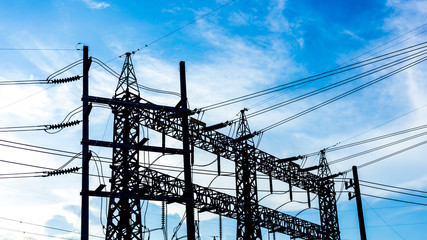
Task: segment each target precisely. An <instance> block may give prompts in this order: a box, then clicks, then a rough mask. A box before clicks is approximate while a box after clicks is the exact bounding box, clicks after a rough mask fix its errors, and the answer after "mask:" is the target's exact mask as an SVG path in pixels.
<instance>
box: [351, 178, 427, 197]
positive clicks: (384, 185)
mask: <svg viewBox="0 0 427 240" xmlns="http://www.w3.org/2000/svg"><path fill="white" fill-rule="evenodd" d="M359 182H364V183H368V184H373V185H378V186H383V187H388V188H395V189H400V190H405V191H411V192H418V193H424V194H427V191H421V190H416V189H410V188H403V187H397V186H391V185H387V184H383V183H376V182H371V181H365V180H359Z"/></svg>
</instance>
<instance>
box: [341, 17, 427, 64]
mask: <svg viewBox="0 0 427 240" xmlns="http://www.w3.org/2000/svg"><path fill="white" fill-rule="evenodd" d="M426 25H427V23H424V24H422V25H420V26H418V27H415V28H413V29H411V30H409V31H408V32H406V33H404V34H402V35H399V36H397V37H395V38H393V39H391V40H389V41H387V42H385V43H383V44H381V45H379V46H377V47H375V48H372V49H370V50H369V51H367V52H364V53H362V54H361V55H359V56H356V57H354V58H352V59H349V60H347V61H346V62H344V63H342V64H346V63H348V62H351V61H353V60H355V59H357V58H359V57H361V56H363V55H367V54H368V53H371V52H373V51H375V50H377V49H379V48H380V47H382V46H385V45H387V44H389V43H391V42H394V41H395V40H397V39H399V38H401V37H404V36H406V35H408V34H410V33H412V32H414V31H416V30H418V29H420V28H422V27H424V26H426ZM424 32H425V31H423V32H421V33H418V34H416V35H415V36H418V35H419V34H422V33H424ZM411 38H412V37H411ZM411 38H407V39H404V40H403V41H401V42H398V43H397V44H400V43H402V42H404V41H407V40H409V39H411ZM397 44H395V45H392V46H390V47H394V46H396V45H397ZM390 47H388V48H385V49H383V50H381V51H379V52H376V53H375V54H378V53H380V52H383V51H385V50H387V49H389V48H390ZM372 55H374V54H372Z"/></svg>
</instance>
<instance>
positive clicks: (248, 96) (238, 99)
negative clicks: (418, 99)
mask: <svg viewBox="0 0 427 240" xmlns="http://www.w3.org/2000/svg"><path fill="white" fill-rule="evenodd" d="M426 44H427V42H422V43H419V44H416V45H412V46H410V47H406V48H402V49H399V50H396V51H393V52H389V53H386V54H383V55H381V56H377V57H373V58H369V59H366V60H363V61H360V62H356V63H353V64H349V65H346V66H342V67H338V68H334V69H332V70H329V71H326V72H322V73H319V74H315V75H312V76H309V77H305V78H302V79H298V80H295V81H291V82H288V83H284V84H281V85H278V86H275V87H271V88H267V89H264V90H261V91H257V92H254V93H250V94H246V95H243V96H240V97H236V98H232V99H229V100H226V101H222V102H219V103H215V104H211V105H208V106H205V107H202V108H198V109H196V110H195V111H199V112H200V111H208V110H211V109H215V108H219V107H224V106H227V105H230V104H234V103H238V102H241V101H245V100H249V99H252V98H256V97H259V96H263V95H266V94H270V93H274V92H277V91H282V90H285V89H288V88H292V87H295V86H299V85H302V84H306V83H309V82H313V81H317V80H320V79H323V78H326V77H330V76H333V75H336V74H340V73H343V72H347V71H350V70H354V69H357V68H361V67H364V66H366V65H369V64H373V63H377V62H380V61H385V60H388V59H390V58H393V57H397V56H400V55H403V54H407V53H410V52H413V51H417V50H420V49H423V48H426V47H427V45H426ZM406 50H408V51H406Z"/></svg>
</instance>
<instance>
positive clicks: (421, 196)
mask: <svg viewBox="0 0 427 240" xmlns="http://www.w3.org/2000/svg"><path fill="white" fill-rule="evenodd" d="M359 185H360V186H364V187H368V188H373V189H377V190H381V191H387V192H392V193H398V194H402V195H408V196H411V197H419V198H427V196H423V195H419V194H413V193H406V192H402V191H396V190H391V189H385V188H381V187H374V186H371V185H367V184H359Z"/></svg>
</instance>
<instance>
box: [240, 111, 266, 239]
mask: <svg viewBox="0 0 427 240" xmlns="http://www.w3.org/2000/svg"><path fill="white" fill-rule="evenodd" d="M245 111H246V109H243V110H241V111H240V121H239V126H238V128H237V134H236V137H237V138H236V141H237V148H238V149H236V150H237V151H236V153H237V154H236V161H235V163H236V198H237V204H236V213H237V236H236V239H237V240H255V239H262V235H261V227H260V223H259V218H258V216H259V214H258V191H257V178H256V176H257V175H256V169H257V168H256V161H255V157H254V151H255V146H254V142H253V140H252V137H253V134H252V133H251V131H250V129H249V125H248V121H247V119H246V115H245Z"/></svg>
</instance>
